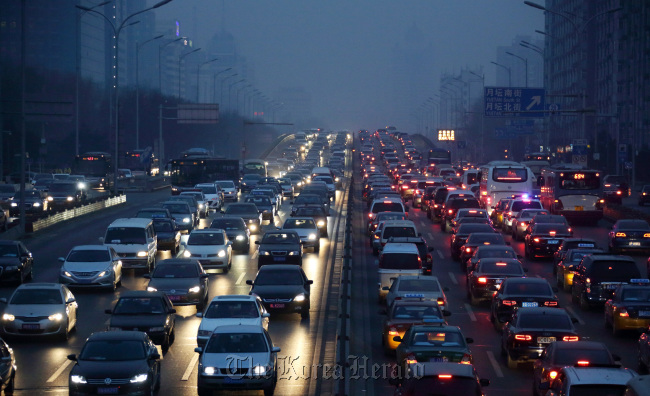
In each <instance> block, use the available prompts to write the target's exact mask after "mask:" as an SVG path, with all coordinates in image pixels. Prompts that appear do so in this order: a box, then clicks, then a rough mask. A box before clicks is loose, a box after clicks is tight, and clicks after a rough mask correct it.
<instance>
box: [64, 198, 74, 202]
mask: <svg viewBox="0 0 650 396" xmlns="http://www.w3.org/2000/svg"><path fill="white" fill-rule="evenodd" d="M65 200H66V201H68V202H72V201H74V197H67V198H66V199H65Z"/></svg>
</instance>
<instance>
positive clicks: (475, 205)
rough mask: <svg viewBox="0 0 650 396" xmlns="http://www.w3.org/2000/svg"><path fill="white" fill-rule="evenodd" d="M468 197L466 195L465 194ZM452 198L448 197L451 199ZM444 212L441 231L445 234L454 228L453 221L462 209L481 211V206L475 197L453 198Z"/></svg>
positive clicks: (448, 201)
mask: <svg viewBox="0 0 650 396" xmlns="http://www.w3.org/2000/svg"><path fill="white" fill-rule="evenodd" d="M465 195H466V194H465ZM450 196H451V194H450V195H448V196H447V197H448V198H449V197H450ZM444 205H445V206H444V208H443V211H442V212H441V213H442V215H441V220H440V221H441V223H440V229H441V230H442V232H445V231H446V230H448V229H451V227H452V222H451V221H452V219H453V218H454V217H455V216H456V212H457V211H458V210H460V209H462V208H472V209H479V208H480V207H481V205H480V204H479V202H478V200H477V199H476V198H473V197H465V196H463V198H451V199H448V200H447V201H446V202H445V204H444Z"/></svg>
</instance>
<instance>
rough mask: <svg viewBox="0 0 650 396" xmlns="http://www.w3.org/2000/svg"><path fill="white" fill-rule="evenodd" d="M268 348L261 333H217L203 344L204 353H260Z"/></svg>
mask: <svg viewBox="0 0 650 396" xmlns="http://www.w3.org/2000/svg"><path fill="white" fill-rule="evenodd" d="M268 350H269V349H268V345H267V344H266V340H265V339H264V335H263V334H262V333H217V334H213V335H212V337H210V339H209V340H208V344H207V345H206V346H205V352H206V353H262V352H268Z"/></svg>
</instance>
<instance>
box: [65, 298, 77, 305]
mask: <svg viewBox="0 0 650 396" xmlns="http://www.w3.org/2000/svg"><path fill="white" fill-rule="evenodd" d="M75 301H77V300H75V298H74V297H70V298H68V299H67V300H65V303H66V304H72V303H73V302H75Z"/></svg>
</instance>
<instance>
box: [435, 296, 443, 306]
mask: <svg viewBox="0 0 650 396" xmlns="http://www.w3.org/2000/svg"><path fill="white" fill-rule="evenodd" d="M437 301H438V305H445V299H444V298H442V297H438V300H437Z"/></svg>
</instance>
